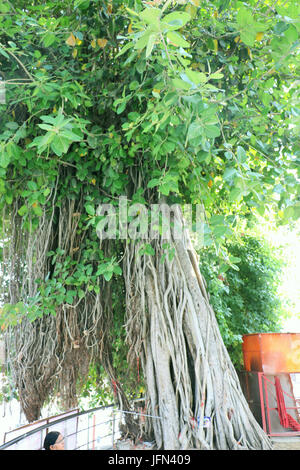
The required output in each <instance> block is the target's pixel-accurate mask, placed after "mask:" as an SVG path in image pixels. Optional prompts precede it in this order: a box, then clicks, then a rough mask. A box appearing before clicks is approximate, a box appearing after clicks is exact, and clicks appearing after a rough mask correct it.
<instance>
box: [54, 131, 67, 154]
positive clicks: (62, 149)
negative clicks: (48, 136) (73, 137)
mask: <svg viewBox="0 0 300 470" xmlns="http://www.w3.org/2000/svg"><path fill="white" fill-rule="evenodd" d="M69 146H70V140H69V139H66V138H65V137H62V136H61V135H56V136H55V137H54V139H53V140H52V142H51V144H50V147H51V149H52V150H53V152H54V153H55V154H56V155H57V156H58V157H61V156H62V154H63V153H67V151H68V149H69Z"/></svg>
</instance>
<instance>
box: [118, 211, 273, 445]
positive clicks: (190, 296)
mask: <svg viewBox="0 0 300 470" xmlns="http://www.w3.org/2000/svg"><path fill="white" fill-rule="evenodd" d="M176 217H177V218H178V219H181V214H180V213H179V212H178V213H177V214H176ZM150 242H151V241H149V243H150ZM163 243H164V240H162V239H160V240H156V241H152V246H153V247H154V249H155V256H147V255H142V256H141V255H139V248H140V247H139V245H138V244H137V243H135V244H133V243H132V244H131V245H128V246H127V253H126V260H125V263H124V273H125V283H126V286H127V324H126V328H127V340H128V342H129V344H130V353H129V356H130V357H129V360H133V358H134V357H136V356H137V355H140V356H141V358H142V363H143V369H144V374H145V378H146V382H147V387H148V398H149V405H148V406H149V412H150V413H151V414H152V415H153V416H157V417H158V418H159V419H153V420H151V423H150V424H149V423H148V426H149V428H150V427H152V430H153V432H154V435H155V439H156V443H157V446H158V448H165V449H188V448H194V449H207V450H208V449H222V450H225V449H271V448H272V447H271V444H270V441H269V439H268V437H267V436H266V435H265V433H264V432H263V430H262V429H261V428H260V426H259V425H258V423H257V422H256V420H255V419H254V417H253V415H252V413H251V411H250V409H249V407H248V404H247V402H246V399H245V397H244V395H243V393H242V390H241V387H240V384H239V380H238V377H237V374H236V371H235V369H234V367H233V365H232V363H231V360H230V358H229V355H228V353H227V350H226V348H225V346H224V343H223V341H222V338H221V336H220V332H219V328H218V325H217V322H216V318H215V315H214V312H213V310H212V308H211V306H210V304H209V300H208V295H207V293H206V289H205V283H204V280H203V278H202V276H201V273H200V272H199V269H198V261H197V256H196V253H195V251H194V249H193V247H192V244H191V242H190V239H189V237H188V233H187V232H185V238H184V239H182V240H177V239H173V241H172V243H173V247H174V248H175V255H174V257H173V259H172V260H170V259H169V258H168V257H165V258H164V260H163V262H161V256H162V254H163Z"/></svg>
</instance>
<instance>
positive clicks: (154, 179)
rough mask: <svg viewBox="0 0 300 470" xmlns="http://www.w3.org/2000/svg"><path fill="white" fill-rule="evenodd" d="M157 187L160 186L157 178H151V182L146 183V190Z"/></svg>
mask: <svg viewBox="0 0 300 470" xmlns="http://www.w3.org/2000/svg"><path fill="white" fill-rule="evenodd" d="M159 185H160V180H159V179H157V178H153V179H152V180H150V181H149V182H148V184H147V188H154V187H155V186H159Z"/></svg>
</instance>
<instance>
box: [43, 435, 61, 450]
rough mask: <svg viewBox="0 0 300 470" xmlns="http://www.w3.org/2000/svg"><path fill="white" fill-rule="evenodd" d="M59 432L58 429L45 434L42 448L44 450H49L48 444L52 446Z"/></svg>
mask: <svg viewBox="0 0 300 470" xmlns="http://www.w3.org/2000/svg"><path fill="white" fill-rule="evenodd" d="M59 435H60V433H59V432H58V431H51V432H48V434H47V436H46V437H45V440H44V449H45V450H50V446H53V445H54V444H55V442H56V440H57V438H58V436H59Z"/></svg>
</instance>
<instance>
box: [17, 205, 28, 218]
mask: <svg viewBox="0 0 300 470" xmlns="http://www.w3.org/2000/svg"><path fill="white" fill-rule="evenodd" d="M27 213H28V207H27V206H26V205H25V204H24V205H23V206H21V207H20V209H19V210H18V214H19V215H20V216H21V217H22V216H23V215H25V214H27Z"/></svg>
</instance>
